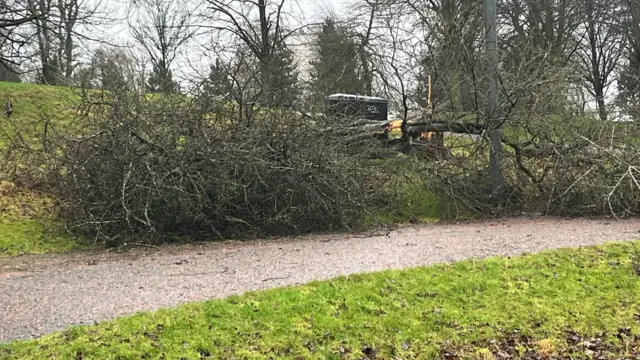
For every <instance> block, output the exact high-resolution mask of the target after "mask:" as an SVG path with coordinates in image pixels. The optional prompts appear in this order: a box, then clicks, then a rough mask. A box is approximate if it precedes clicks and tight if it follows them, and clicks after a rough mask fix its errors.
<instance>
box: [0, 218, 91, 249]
mask: <svg viewBox="0 0 640 360" xmlns="http://www.w3.org/2000/svg"><path fill="white" fill-rule="evenodd" d="M57 225H58V224H56V223H52V222H40V221H37V220H11V221H4V222H0V258H2V257H7V256H17V255H24V254H44V253H61V252H67V251H72V250H79V249H81V248H82V246H81V244H80V243H79V242H77V241H75V240H74V239H73V237H72V236H71V235H69V234H68V233H66V232H64V231H63V230H61V229H59V226H57Z"/></svg>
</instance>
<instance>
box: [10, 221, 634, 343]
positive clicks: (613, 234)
mask: <svg viewBox="0 0 640 360" xmlns="http://www.w3.org/2000/svg"><path fill="white" fill-rule="evenodd" d="M636 239H640V219H633V220H625V221H615V220H586V219H579V220H563V219H510V220H505V221H499V222H476V223H468V224H460V225H425V226H413V227H404V228H402V229H399V230H396V231H392V232H390V233H389V234H384V233H382V234H376V235H375V236H371V235H369V236H367V235H359V236H358V235H351V236H346V235H345V236H336V235H334V236H328V235H327V236H324V235H323V236H311V237H307V238H301V239H289V240H282V241H263V242H257V241H252V242H246V243H227V244H211V245H203V246H183V247H170V248H163V249H146V250H145V249H143V250H136V251H133V252H129V253H126V254H117V253H110V254H109V253H101V254H97V253H93V254H91V253H88V254H72V255H57V256H30V257H20V258H14V259H0V342H6V341H11V340H14V339H20V338H28V337H34V336H40V335H42V334H45V333H48V332H51V331H56V330H61V329H64V328H65V327H67V326H68V325H70V324H82V323H84V324H88V323H93V322H95V321H100V320H105V319H110V318H113V317H117V316H121V315H125V314H130V313H133V312H137V311H141V310H153V309H158V308H161V307H168V306H174V305H176V304H180V303H184V302H187V301H195V300H204V299H207V298H212V297H223V296H227V295H231V294H237V293H242V292H245V291H248V290H258V289H265V288H271V287H278V286H283V285H292V284H299V283H304V282H308V281H310V280H314V279H327V278H331V277H335V276H339V275H347V274H352V273H360V272H368V271H376V270H381V269H390V268H394V269H396V268H404V267H413V266H419V265H426V264H433V263H437V262H447V261H455V260H460V259H464V258H469V257H486V256H491V255H517V254H521V253H523V252H537V251H540V250H544V249H550V248H558V247H576V246H581V245H593V244H600V243H603V242H608V241H619V240H636Z"/></svg>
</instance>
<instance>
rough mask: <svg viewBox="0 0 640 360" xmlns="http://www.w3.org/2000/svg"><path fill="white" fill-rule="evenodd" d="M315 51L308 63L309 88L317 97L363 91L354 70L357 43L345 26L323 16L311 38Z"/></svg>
mask: <svg viewBox="0 0 640 360" xmlns="http://www.w3.org/2000/svg"><path fill="white" fill-rule="evenodd" d="M314 45H315V47H316V50H315V51H316V54H315V58H314V60H311V61H310V64H311V66H312V85H311V87H312V92H313V93H314V97H315V98H316V99H317V100H318V101H322V99H324V97H325V96H327V95H330V94H335V93H347V94H363V93H364V92H365V91H364V84H363V81H362V79H360V76H359V74H358V68H359V63H358V45H357V44H356V42H355V40H354V39H352V38H351V37H349V36H348V34H347V31H346V28H344V27H341V26H338V25H336V23H335V21H334V20H333V19H331V18H328V19H326V20H325V23H324V24H323V26H322V30H321V31H320V32H319V33H318V34H317V35H316V39H315V44H314Z"/></svg>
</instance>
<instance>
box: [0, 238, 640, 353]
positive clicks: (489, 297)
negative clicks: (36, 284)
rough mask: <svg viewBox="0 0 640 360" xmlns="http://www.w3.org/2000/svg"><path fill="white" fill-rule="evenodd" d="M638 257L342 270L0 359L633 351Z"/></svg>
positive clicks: (25, 346)
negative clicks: (354, 272) (339, 275)
mask: <svg viewBox="0 0 640 360" xmlns="http://www.w3.org/2000/svg"><path fill="white" fill-rule="evenodd" d="M637 254H640V242H636V243H625V244H610V245H607V246H601V247H594V248H586V249H579V250H560V251H552V252H546V253H543V254H539V255H527V256H522V257H517V258H511V259H508V258H492V259H487V260H483V261H474V260H470V261H464V262H458V263H454V264H447V265H439V266H432V267H427V268H416V269H411V270H405V271H386V272H380V273H373V274H366V275H357V276H350V277H343V278H338V279H334V280H332V281H324V282H315V283H311V284H308V285H305V286H298V287H290V288H281V289H273V290H269V291H264V292H257V293H248V294H245V295H242V296H233V297H229V298H226V299H223V300H212V301H208V302H203V303H193V304H187V305H184V306H180V307H177V308H174V309H167V310H161V311H157V312H151V313H141V314H137V315H134V316H129V317H124V318H120V319H117V320H114V321H107V322H103V323H101V324H98V325H94V326H85V327H73V328H70V329H69V330H67V331H64V332H59V333H55V334H51V335H48V336H45V337H43V338H40V339H37V340H30V341H20V342H14V343H10V344H8V345H3V346H1V347H0V358H11V359H48V358H58V359H62V358H65V359H66V358H69V359H73V358H75V359H80V358H82V359H116V358H120V359H134V358H135V359H143V358H147V359H152V358H153V359H164V358H166V359H178V358H184V359H204V358H216V359H217V358H227V359H228V358H235V359H262V358H282V359H312V358H313V359H341V358H344V359H362V358H364V359H367V358H369V359H374V358H376V359H434V358H438V357H439V356H440V358H446V359H456V358H461V359H474V358H477V359H492V358H509V357H508V356H510V358H528V359H540V358H549V357H552V356H557V357H560V358H574V359H577V358H590V357H593V358H609V357H614V358H625V357H626V358H631V354H636V355H635V356H638V355H639V354H640V341H639V339H638V336H637V334H639V333H640V297H639V296H638V295H639V294H640V277H639V276H640V275H638V273H640V263H638V261H639V259H638V255H637ZM634 267H635V269H634ZM600 356H602V357H600Z"/></svg>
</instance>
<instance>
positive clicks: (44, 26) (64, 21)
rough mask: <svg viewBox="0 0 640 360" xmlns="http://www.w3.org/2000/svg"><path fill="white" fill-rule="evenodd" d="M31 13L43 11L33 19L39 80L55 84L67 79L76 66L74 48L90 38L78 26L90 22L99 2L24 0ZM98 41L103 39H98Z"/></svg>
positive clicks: (96, 11)
mask: <svg viewBox="0 0 640 360" xmlns="http://www.w3.org/2000/svg"><path fill="white" fill-rule="evenodd" d="M26 1H27V4H28V8H29V11H30V13H31V14H39V13H44V14H46V15H44V16H39V17H37V19H36V20H35V21H34V30H33V31H34V34H35V36H36V43H35V44H34V45H35V47H36V53H37V56H38V60H39V61H38V62H39V65H38V66H39V70H40V78H39V79H38V80H39V81H40V82H42V83H46V84H59V83H64V82H69V81H71V78H72V76H73V72H74V69H75V67H76V65H77V54H76V49H77V47H78V46H79V44H80V42H82V41H84V40H96V39H90V37H89V36H88V35H87V34H83V33H81V29H80V28H81V27H85V28H88V27H90V26H92V25H98V23H99V21H96V22H95V23H94V18H95V17H97V15H98V13H99V11H100V8H101V6H102V4H101V3H100V2H98V3H94V4H91V5H89V4H87V3H86V2H85V1H83V0H26ZM99 41H103V39H100V40H99Z"/></svg>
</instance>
